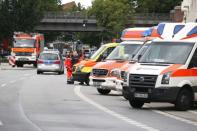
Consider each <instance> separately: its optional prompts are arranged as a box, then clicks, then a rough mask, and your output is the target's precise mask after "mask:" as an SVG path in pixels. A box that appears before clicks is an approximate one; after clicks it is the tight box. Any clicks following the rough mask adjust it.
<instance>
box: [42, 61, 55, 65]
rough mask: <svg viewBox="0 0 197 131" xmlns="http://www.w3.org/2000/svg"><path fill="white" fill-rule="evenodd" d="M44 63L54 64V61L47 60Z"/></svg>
mask: <svg viewBox="0 0 197 131" xmlns="http://www.w3.org/2000/svg"><path fill="white" fill-rule="evenodd" d="M44 64H45V65H51V64H53V62H52V61H45V62H44Z"/></svg>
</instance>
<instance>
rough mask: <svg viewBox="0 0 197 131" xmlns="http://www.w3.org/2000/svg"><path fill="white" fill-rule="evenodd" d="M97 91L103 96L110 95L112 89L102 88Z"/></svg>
mask: <svg viewBox="0 0 197 131" xmlns="http://www.w3.org/2000/svg"><path fill="white" fill-rule="evenodd" d="M97 91H98V92H99V93H100V94H102V95H107V94H109V93H110V91H111V90H110V89H100V88H97Z"/></svg>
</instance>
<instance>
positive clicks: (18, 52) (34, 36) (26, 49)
mask: <svg viewBox="0 0 197 131" xmlns="http://www.w3.org/2000/svg"><path fill="white" fill-rule="evenodd" d="M13 39H14V40H13V47H12V49H11V57H10V60H9V63H10V64H11V65H12V66H15V65H16V66H17V67H23V65H24V64H33V65H34V66H35V67H36V66H37V58H38V55H39V54H40V52H42V51H43V49H44V36H43V34H39V33H30V34H27V33H23V32H16V33H14V37H13Z"/></svg>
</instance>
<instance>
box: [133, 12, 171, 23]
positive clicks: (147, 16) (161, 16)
mask: <svg viewBox="0 0 197 131" xmlns="http://www.w3.org/2000/svg"><path fill="white" fill-rule="evenodd" d="M134 20H153V21H170V14H169V13H136V14H135V15H134Z"/></svg>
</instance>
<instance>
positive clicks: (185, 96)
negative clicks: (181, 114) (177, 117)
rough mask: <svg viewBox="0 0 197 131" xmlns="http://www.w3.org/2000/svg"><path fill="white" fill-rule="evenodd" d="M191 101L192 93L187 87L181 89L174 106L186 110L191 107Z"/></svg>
mask: <svg viewBox="0 0 197 131" xmlns="http://www.w3.org/2000/svg"><path fill="white" fill-rule="evenodd" d="M192 103H193V94H192V92H191V91H190V90H188V89H182V90H181V91H180V92H179V94H178V96H177V99H176V102H175V108H176V110H179V111H186V110H188V109H190V108H191V106H192Z"/></svg>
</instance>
